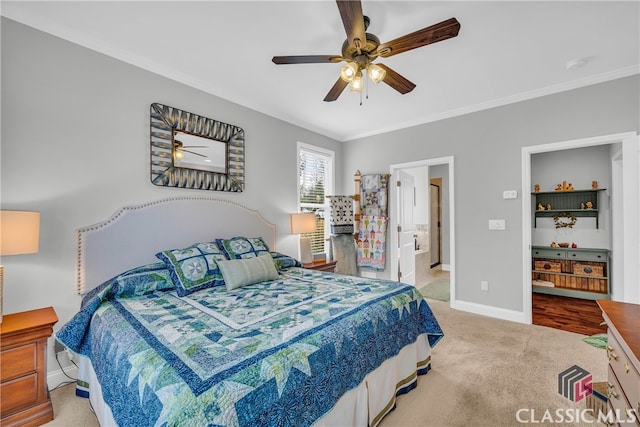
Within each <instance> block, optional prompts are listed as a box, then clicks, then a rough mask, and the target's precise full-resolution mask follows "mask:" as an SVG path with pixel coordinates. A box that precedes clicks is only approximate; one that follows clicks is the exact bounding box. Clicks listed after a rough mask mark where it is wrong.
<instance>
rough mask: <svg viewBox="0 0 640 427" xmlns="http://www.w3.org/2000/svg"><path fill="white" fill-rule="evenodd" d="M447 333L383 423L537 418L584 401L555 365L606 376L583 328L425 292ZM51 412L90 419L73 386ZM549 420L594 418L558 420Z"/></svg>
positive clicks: (89, 423) (68, 421) (506, 422)
mask: <svg viewBox="0 0 640 427" xmlns="http://www.w3.org/2000/svg"><path fill="white" fill-rule="evenodd" d="M428 301H429V304H430V305H431V307H432V309H433V311H434V313H435V315H436V317H437V319H438V321H439V322H440V325H441V326H442V329H443V330H444V333H445V337H444V338H443V339H442V340H441V341H440V342H439V343H438V345H437V346H436V347H435V348H434V349H433V354H432V370H431V371H430V372H429V373H428V374H427V375H425V376H421V377H419V378H418V386H417V388H416V389H414V390H413V391H411V392H410V393H408V394H406V395H402V396H400V397H399V398H398V402H397V408H396V409H395V410H394V411H392V412H391V413H390V414H389V415H387V416H386V417H385V418H384V419H383V420H382V423H381V426H382V427H395V426H398V427H400V426H402V427H404V426H414V427H418V426H422V427H430V426H434V427H447V426H451V427H458V426H460V427H466V426H474V427H475V426H478V427H480V426H491V427H500V426H514V425H518V421H517V419H516V413H518V411H520V415H521V419H526V420H529V421H530V422H531V423H534V422H533V421H535V420H536V419H537V421H538V422H537V423H535V424H537V425H540V426H543V425H552V424H549V423H540V420H541V417H542V416H543V415H544V412H545V411H550V412H551V414H555V413H556V412H555V411H557V410H561V411H566V410H574V409H584V408H585V402H584V400H583V401H581V402H579V403H573V402H571V401H569V400H568V399H566V398H564V397H563V396H561V395H559V394H558V391H557V390H558V386H557V379H558V373H560V372H562V371H564V370H565V369H567V368H569V367H570V366H572V365H578V366H580V367H582V368H584V369H586V370H587V371H589V372H590V373H591V374H592V375H593V381H594V382H595V381H604V380H606V377H607V357H606V352H605V351H604V350H601V349H597V348H594V347H592V346H590V345H587V344H585V343H584V342H583V341H582V338H584V335H580V334H575V333H571V332H565V331H561V330H558V329H551V328H547V327H544V326H537V325H523V324H519V323H513V322H507V321H504V320H498V319H493V318H489V317H485V316H480V315H475V314H470V313H465V312H461V311H456V310H453V309H451V308H450V307H449V303H448V302H443V301H438V300H434V299H428ZM51 397H52V400H53V405H54V413H55V416H56V418H55V420H54V421H52V422H51V423H49V424H46V425H48V426H68V427H81V426H86V427H93V426H97V425H98V424H97V422H96V420H95V417H93V415H92V414H91V412H90V410H89V405H88V402H87V400H86V399H81V398H77V397H75V396H74V394H73V387H72V386H66V387H63V388H61V389H59V390H55V391H53V392H52V393H51ZM553 425H571V426H580V425H589V426H593V425H598V424H597V423H595V424H591V423H582V424H581V423H564V424H562V423H560V424H558V423H556V424H553Z"/></svg>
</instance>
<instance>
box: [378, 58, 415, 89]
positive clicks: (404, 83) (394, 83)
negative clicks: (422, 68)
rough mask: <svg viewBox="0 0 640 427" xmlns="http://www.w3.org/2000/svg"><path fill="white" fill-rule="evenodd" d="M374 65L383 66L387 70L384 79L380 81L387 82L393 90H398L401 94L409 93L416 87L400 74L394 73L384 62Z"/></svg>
mask: <svg viewBox="0 0 640 427" xmlns="http://www.w3.org/2000/svg"><path fill="white" fill-rule="evenodd" d="M376 65H377V66H378V67H380V68H383V69H384V70H385V71H386V72H387V74H386V75H385V76H384V79H383V80H382V81H383V82H385V83H386V84H388V85H389V86H391V87H392V88H394V89H395V90H397V91H398V92H400V93H401V94H403V95H404V94H405V93H409V92H411V91H412V90H413V89H414V88H415V87H416V85H415V84H414V83H412V82H410V81H409V80H407V79H406V78H404V77H402V76H401V75H400V74H398V73H396V72H395V71H393V70H392V69H391V68H389V67H387V66H386V65H384V64H376Z"/></svg>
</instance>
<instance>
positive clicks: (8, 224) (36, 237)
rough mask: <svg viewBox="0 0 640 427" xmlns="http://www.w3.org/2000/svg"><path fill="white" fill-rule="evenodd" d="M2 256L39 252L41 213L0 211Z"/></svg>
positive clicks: (0, 250) (0, 253)
mask: <svg viewBox="0 0 640 427" xmlns="http://www.w3.org/2000/svg"><path fill="white" fill-rule="evenodd" d="M0 240H1V241H2V243H1V245H0V255H2V256H5V255H22V254H34V253H36V252H38V248H39V243H40V212H29V211H0Z"/></svg>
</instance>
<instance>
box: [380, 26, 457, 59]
mask: <svg viewBox="0 0 640 427" xmlns="http://www.w3.org/2000/svg"><path fill="white" fill-rule="evenodd" d="M458 31H460V23H459V22H458V20H457V19H456V18H451V19H447V20H446V21H442V22H440V23H439V24H435V25H432V26H430V27H427V28H423V29H421V30H418V31H414V32H413V33H410V34H407V35H405V36H402V37H399V38H397V39H395V40H391V41H390V42H387V43H382V44H381V45H380V46H378V49H377V53H378V55H379V56H381V57H383V58H388V57H390V56H393V55H397V54H399V53H402V52H406V51H408V50H411V49H415V48H418V47H422V46H426V45H428V44H432V43H436V42H439V41H442V40H446V39H450V38H452V37H455V36H457V35H458Z"/></svg>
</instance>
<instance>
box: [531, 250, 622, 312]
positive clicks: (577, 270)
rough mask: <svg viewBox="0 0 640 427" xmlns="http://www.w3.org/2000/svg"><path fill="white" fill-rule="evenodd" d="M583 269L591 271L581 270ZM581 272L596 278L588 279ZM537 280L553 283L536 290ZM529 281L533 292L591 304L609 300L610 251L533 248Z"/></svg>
mask: <svg viewBox="0 0 640 427" xmlns="http://www.w3.org/2000/svg"><path fill="white" fill-rule="evenodd" d="M536 264H537V265H536ZM585 266H586V267H591V268H592V269H593V270H588V271H587V270H585V269H583V267H585ZM541 267H544V268H545V269H541ZM546 268H548V269H546ZM600 270H601V271H600ZM584 271H587V272H588V273H594V274H597V275H588V274H585V273H584ZM536 279H539V280H542V281H546V282H552V283H553V284H554V286H553V287H552V286H536V284H535V282H534V281H535V280H536ZM531 280H532V289H533V291H534V292H538V293H544V294H552V295H562V296H570V297H575V298H583V299H592V300H595V299H609V298H610V292H611V291H610V283H609V250H608V249H598V248H575V249H574V248H551V247H548V246H533V247H532V248H531Z"/></svg>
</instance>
